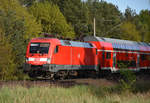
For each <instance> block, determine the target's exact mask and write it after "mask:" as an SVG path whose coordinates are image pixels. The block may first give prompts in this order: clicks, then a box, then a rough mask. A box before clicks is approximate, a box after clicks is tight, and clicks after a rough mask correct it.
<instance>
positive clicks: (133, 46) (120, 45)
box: [84, 36, 150, 51]
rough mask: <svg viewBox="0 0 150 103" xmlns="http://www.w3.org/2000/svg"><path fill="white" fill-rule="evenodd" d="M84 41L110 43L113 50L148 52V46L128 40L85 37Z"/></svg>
mask: <svg viewBox="0 0 150 103" xmlns="http://www.w3.org/2000/svg"><path fill="white" fill-rule="evenodd" d="M84 41H102V42H108V43H111V44H112V46H113V48H115V49H126V50H141V49H142V50H143V51H150V44H148V43H144V42H135V41H130V40H120V39H112V38H104V37H93V36H87V37H85V38H84Z"/></svg>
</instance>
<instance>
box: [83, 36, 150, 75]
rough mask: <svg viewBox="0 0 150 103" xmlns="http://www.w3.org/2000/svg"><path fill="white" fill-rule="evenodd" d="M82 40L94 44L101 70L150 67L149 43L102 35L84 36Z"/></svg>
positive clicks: (113, 70)
mask: <svg viewBox="0 0 150 103" xmlns="http://www.w3.org/2000/svg"><path fill="white" fill-rule="evenodd" d="M84 41H86V42H90V43H92V44H95V45H96V47H97V49H98V61H99V64H100V69H101V70H109V71H111V72H115V71H118V70H119V69H120V68H126V69H127V68H128V69H130V70H142V69H146V70H147V69H150V44H148V43H143V42H135V41H129V40H120V39H111V38H103V37H85V38H84ZM121 65H122V67H121ZM123 66H124V67H123Z"/></svg>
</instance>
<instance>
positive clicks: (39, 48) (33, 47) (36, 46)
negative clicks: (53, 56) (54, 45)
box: [30, 43, 50, 54]
mask: <svg viewBox="0 0 150 103" xmlns="http://www.w3.org/2000/svg"><path fill="white" fill-rule="evenodd" d="M49 47H50V44H49V43H31V44H30V53H40V54H48V52H49Z"/></svg>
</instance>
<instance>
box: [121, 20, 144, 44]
mask: <svg viewBox="0 0 150 103" xmlns="http://www.w3.org/2000/svg"><path fill="white" fill-rule="evenodd" d="M121 30H122V39H126V40H134V41H141V37H140V33H139V31H138V30H137V29H136V26H135V24H133V23H131V22H129V21H128V22H124V23H123V24H122V25H121Z"/></svg>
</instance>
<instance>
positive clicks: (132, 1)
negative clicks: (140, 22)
mask: <svg viewBox="0 0 150 103" xmlns="http://www.w3.org/2000/svg"><path fill="white" fill-rule="evenodd" d="M104 1H106V2H108V3H112V4H114V5H116V6H118V8H119V10H120V11H121V12H122V13H124V12H125V9H126V8H127V7H130V8H131V9H132V10H135V12H136V13H137V14H139V13H140V11H141V10H142V9H144V10H145V9H148V10H150V0H104Z"/></svg>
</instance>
